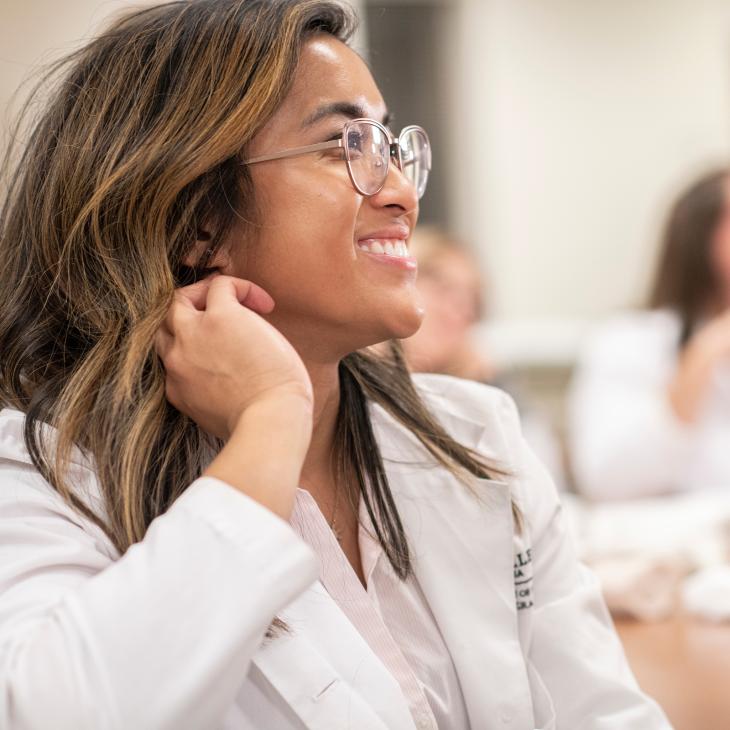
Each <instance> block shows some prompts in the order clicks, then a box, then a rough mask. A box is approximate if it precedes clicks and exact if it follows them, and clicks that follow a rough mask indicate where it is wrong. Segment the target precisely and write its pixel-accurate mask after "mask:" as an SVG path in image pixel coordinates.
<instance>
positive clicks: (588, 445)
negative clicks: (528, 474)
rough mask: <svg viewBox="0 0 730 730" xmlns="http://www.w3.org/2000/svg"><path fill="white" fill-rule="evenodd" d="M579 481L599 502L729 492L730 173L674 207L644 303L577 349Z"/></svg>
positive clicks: (575, 457) (573, 402)
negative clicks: (704, 491)
mask: <svg viewBox="0 0 730 730" xmlns="http://www.w3.org/2000/svg"><path fill="white" fill-rule="evenodd" d="M569 422H570V428H569V432H570V456H571V460H572V466H573V471H574V475H575V479H576V484H577V487H578V488H579V490H580V491H581V492H582V493H584V494H585V495H587V496H590V497H593V498H596V499H621V498H631V497H645V496H651V495H659V494H667V493H676V492H690V491H694V490H703V489H730V182H729V177H728V170H727V169H719V170H715V171H713V172H711V173H708V174H706V175H704V176H703V177H702V178H700V179H699V180H697V181H696V182H694V183H693V184H692V185H691V186H689V187H688V188H687V189H686V190H685V191H684V192H683V193H682V194H681V195H680V196H679V198H678V199H677V200H676V202H675V203H674V205H673V206H672V208H671V211H670V213H669V216H668V219H667V222H666V224H665V230H664V235H663V241H662V245H661V251H660V258H659V264H658V267H657V272H656V275H655V281H654V284H653V287H652V291H651V296H650V298H649V304H648V308H647V309H645V310H642V311H634V312H630V313H625V314H621V315H617V316H616V317H615V318H613V319H611V320H610V321H608V322H607V323H606V324H604V325H603V326H601V328H600V329H599V330H598V331H596V332H595V333H594V334H593V335H592V336H591V337H590V339H589V340H588V342H587V346H586V347H585V349H584V351H583V353H582V354H581V356H580V358H579V361H578V364H577V368H576V372H575V375H574V380H573V383H572V387H571V392H570V396H569Z"/></svg>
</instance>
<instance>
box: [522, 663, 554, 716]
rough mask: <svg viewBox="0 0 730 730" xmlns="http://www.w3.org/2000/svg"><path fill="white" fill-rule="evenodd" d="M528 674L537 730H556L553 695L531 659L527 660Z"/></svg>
mask: <svg viewBox="0 0 730 730" xmlns="http://www.w3.org/2000/svg"><path fill="white" fill-rule="evenodd" d="M527 676H528V678H529V681H530V694H531V696H532V712H533V715H534V718H535V730H556V727H557V726H556V724H555V723H556V719H555V706H554V705H553V700H552V697H551V696H550V692H548V689H547V687H546V686H545V683H544V682H543V681H542V677H540V675H539V674H538V672H537V669H535V667H534V666H533V664H532V662H530V661H528V662H527Z"/></svg>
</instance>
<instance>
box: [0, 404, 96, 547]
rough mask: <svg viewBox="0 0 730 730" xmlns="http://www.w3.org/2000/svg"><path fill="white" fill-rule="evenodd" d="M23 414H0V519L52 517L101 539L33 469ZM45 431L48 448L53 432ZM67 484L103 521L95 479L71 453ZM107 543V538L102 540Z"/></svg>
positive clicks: (78, 455) (80, 458) (10, 411)
mask: <svg viewBox="0 0 730 730" xmlns="http://www.w3.org/2000/svg"><path fill="white" fill-rule="evenodd" d="M25 420H26V419H25V414H24V413H23V412H22V411H18V410H14V409H11V408H4V409H2V410H0V519H2V518H3V517H8V516H11V517H12V516H21V515H22V513H26V514H29V515H30V514H33V515H42V514H46V515H48V516H50V515H54V516H56V517H60V518H62V519H64V520H68V521H69V522H73V523H74V524H76V525H77V526H78V527H81V528H82V529H83V530H85V531H88V532H91V533H94V535H97V536H101V535H103V533H102V532H101V530H100V529H99V527H98V526H97V525H95V524H93V523H92V522H91V521H89V520H88V519H87V518H86V517H85V516H84V515H82V514H80V513H79V512H78V511H77V510H75V509H74V508H73V507H72V506H71V505H70V504H69V503H68V502H67V501H66V500H65V499H64V498H63V497H62V496H61V495H60V494H59V493H58V492H57V491H56V490H55V489H54V488H53V487H52V486H51V485H50V484H49V483H48V482H47V481H46V480H45V479H44V478H43V476H42V475H41V473H40V472H39V471H38V469H37V468H36V467H35V465H34V463H33V460H32V458H31V456H30V453H29V452H28V448H27V446H26V443H25ZM43 428H44V429H45V433H44V437H45V438H47V439H49V441H50V443H51V445H52V443H53V439H54V430H53V429H52V428H51V427H49V426H45V427H43ZM69 484H70V486H71V487H72V488H73V489H74V491H75V494H76V495H77V496H78V497H79V498H80V499H81V500H83V501H84V502H85V504H86V505H87V506H89V507H90V509H91V510H92V511H94V512H95V513H96V514H97V515H99V517H101V518H102V519H103V517H104V509H103V506H102V501H101V497H100V493H99V488H98V483H97V480H96V475H95V473H94V472H93V470H92V468H91V466H90V465H89V463H88V460H86V459H85V458H84V456H83V455H82V454H81V452H79V451H74V454H73V456H72V462H71V464H70V466H69ZM104 539H106V538H104Z"/></svg>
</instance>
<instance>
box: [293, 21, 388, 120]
mask: <svg viewBox="0 0 730 730" xmlns="http://www.w3.org/2000/svg"><path fill="white" fill-rule="evenodd" d="M287 107H288V108H289V109H288V111H289V113H290V114H293V115H295V116H296V117H297V119H298V121H299V123H300V125H301V126H303V127H309V126H312V125H313V124H316V123H318V122H320V121H321V120H323V119H326V118H327V117H328V116H333V115H338V114H339V115H341V116H354V115H355V114H357V116H365V117H370V118H374V119H377V120H378V121H382V119H383V117H384V116H385V115H386V108H385V102H384V101H383V97H382V95H381V94H380V90H379V89H378V87H377V84H376V83H375V80H374V79H373V76H372V74H371V73H370V69H369V68H368V67H367V64H366V63H365V62H364V61H363V60H362V58H360V56H359V55H358V54H357V53H355V51H353V50H352V49H351V48H349V47H348V46H347V45H345V44H344V43H342V42H341V41H338V40H337V39H336V38H332V37H331V36H325V35H321V36H315V37H314V38H313V39H312V40H310V41H309V42H308V43H307V44H306V45H305V47H304V49H303V50H302V55H301V58H300V61H299V66H298V68H297V73H296V76H295V78H294V83H293V84H292V89H291V92H290V94H289V96H288V97H287V99H286V100H285V102H284V104H283V105H282V111H286V108H287Z"/></svg>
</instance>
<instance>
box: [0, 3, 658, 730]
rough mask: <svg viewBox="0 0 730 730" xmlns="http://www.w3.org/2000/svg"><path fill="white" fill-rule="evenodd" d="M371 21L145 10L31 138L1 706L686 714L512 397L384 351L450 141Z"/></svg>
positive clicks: (15, 241)
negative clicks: (580, 550) (380, 55)
mask: <svg viewBox="0 0 730 730" xmlns="http://www.w3.org/2000/svg"><path fill="white" fill-rule="evenodd" d="M350 28H351V22H350V19H349V16H348V15H347V13H345V12H344V11H343V10H342V9H341V8H340V7H339V6H337V5H334V4H332V3H330V2H320V1H316V0H276V1H274V2H272V1H270V0H268V1H266V2H263V1H260V0H259V1H257V0H252V1H248V2H246V1H245V0H217V1H215V2H200V1H197V2H182V3H173V4H170V5H163V6H160V7H156V8H152V9H148V10H144V11H140V12H137V13H135V14H133V15H130V16H128V17H125V18H123V19H121V20H120V21H118V22H117V23H116V24H115V25H114V26H113V27H112V28H111V29H110V30H109V31H108V32H107V33H105V34H104V35H103V36H102V37H100V38H99V39H98V40H96V41H94V42H93V43H92V44H90V45H89V46H88V47H87V48H85V49H84V50H82V51H80V52H79V53H78V54H77V56H76V57H75V59H74V60H73V62H72V64H71V66H70V68H69V70H68V72H67V73H68V75H67V76H66V80H65V81H64V82H63V83H62V84H61V85H60V86H59V87H57V91H56V95H55V97H54V99H53V101H52V102H51V104H50V106H49V107H48V109H47V111H46V113H45V115H44V116H43V118H42V119H41V121H40V123H39V126H38V127H37V129H36V131H35V132H34V133H33V136H32V138H31V142H30V145H29V147H28V149H27V151H26V153H25V156H24V157H23V159H22V160H21V164H20V169H19V173H18V175H17V177H16V178H15V183H14V186H13V189H12V190H11V196H10V199H9V203H8V206H7V208H6V211H5V214H4V218H3V231H2V251H3V256H4V258H5V260H6V261H7V262H8V265H7V266H6V268H5V269H4V273H3V274H2V277H3V278H2V286H1V287H0V289H1V291H2V294H1V296H2V307H0V312H1V313H0V318H1V320H0V343H1V344H0V352H2V394H3V399H4V401H5V404H6V405H7V409H6V410H4V411H3V412H2V420H1V422H0V433H1V434H2V437H1V439H0V442H1V443H2V452H1V458H2V461H0V468H1V469H2V472H1V473H0V483H1V484H2V490H1V491H0V495H1V496H0V545H2V546H3V547H2V553H0V554H1V555H2V560H1V561H0V571H2V572H1V573H0V661H2V664H1V665H0V682H1V683H2V686H1V688H2V691H1V692H0V697H2V700H0V725H2V726H3V727H7V728H13V729H15V728H47V727H53V728H74V729H75V730H77V729H78V728H101V727H110V728H123V729H124V730H127V729H128V728H155V729H156V730H157V729H160V728H205V729H206V730H207V729H208V728H219V727H224V728H229V729H230V728H237V729H238V728H248V729H253V728H266V730H279V729H282V730H283V729H285V728H286V729H289V730H293V729H294V728H338V729H339V728H361V729H362V730H366V729H367V730H374V729H377V728H380V729H381V730H382V729H384V728H390V729H391V730H401V729H402V728H416V727H417V728H436V727H441V728H446V727H448V728H467V727H470V728H485V727H492V726H494V725H495V723H497V724H499V725H500V727H513V728H528V727H529V728H534V727H569V728H574V727H583V728H588V727H599V726H600V727H602V728H604V727H616V728H619V727H620V728H622V729H625V728H632V727H633V728H636V729H637V730H638V729H639V728H641V730H646V728H666V727H668V725H667V723H666V721H665V719H664V718H663V716H662V714H661V712H660V711H659V710H658V708H657V707H656V706H655V705H654V704H653V703H652V702H651V701H650V700H648V699H647V698H646V697H645V696H643V695H642V694H641V692H640V691H639V690H638V689H637V687H636V685H635V683H634V681H633V678H632V676H631V673H630V671H629V669H628V667H627V665H626V662H625V659H624V657H623V654H622V651H621V648H620V645H619V643H618V641H617V638H616V636H615V634H614V633H613V629H612V627H611V624H610V620H609V618H608V616H607V615H606V612H605V608H604V606H603V603H602V602H601V599H600V596H599V593H598V590H597V588H596V586H595V583H594V582H593V580H592V579H591V578H590V577H589V576H587V575H586V574H585V573H584V572H583V571H582V569H581V568H579V566H578V564H577V563H576V561H575V558H574V557H573V554H572V550H571V547H570V545H569V544H568V542H567V541H566V539H565V536H564V532H563V527H562V522H561V519H560V513H559V508H558V503H557V499H556V497H555V494H554V491H553V489H552V487H551V486H550V484H549V481H548V480H547V479H546V477H545V475H544V473H543V471H542V470H541V469H540V467H539V466H537V465H536V464H535V463H534V461H533V460H532V458H531V456H530V455H529V453H528V452H527V451H526V450H525V449H524V447H523V445H522V441H521V437H520V434H519V427H518V424H517V419H516V416H515V412H514V408H513V406H512V405H511V403H510V402H509V401H508V400H507V399H506V398H504V397H503V396H501V395H500V394H499V393H498V392H496V391H493V390H490V389H488V388H485V387H482V386H478V385H473V384H468V383H463V382H461V381H457V380H451V379H439V378H424V379H423V380H422V381H419V382H418V390H416V388H415V387H414V385H413V384H412V382H411V380H410V379H409V377H408V375H407V372H406V370H405V368H404V366H403V363H402V360H401V358H400V355H399V352H398V350H397V349H395V348H394V349H393V350H392V354H390V355H389V356H388V357H387V358H380V359H378V358H376V357H374V356H372V355H371V354H368V352H367V350H365V349H364V348H367V346H369V345H372V344H374V343H377V342H380V341H383V340H385V339H389V338H400V337H404V336H406V335H409V334H411V333H412V332H413V331H414V330H415V329H416V328H417V327H418V324H419V321H420V318H421V308H420V303H419V300H418V296H417V293H416V290H415V287H414V279H415V266H416V264H415V261H414V260H413V259H412V258H411V257H409V256H408V250H407V245H408V239H409V235H410V231H411V230H412V229H413V227H414V225H415V222H416V217H417V212H418V198H419V195H420V194H421V193H422V192H423V188H424V185H425V182H426V176H427V171H428V167H429V165H430V159H429V150H428V146H427V138H426V137H425V134H424V133H423V132H422V131H420V130H418V129H410V130H405V132H404V133H401V135H400V139H399V142H398V143H397V144H395V145H393V144H391V139H390V137H389V132H387V131H386V130H385V129H384V128H383V127H382V124H383V123H385V122H387V112H386V109H385V105H384V102H383V99H382V98H381V96H380V93H379V91H378V89H377V87H376V86H375V83H374V82H373V79H372V77H371V75H370V73H369V71H368V69H367V67H366V66H365V64H364V63H363V62H362V60H361V59H360V58H359V57H358V56H357V55H356V54H355V53H354V52H353V51H351V50H350V49H349V48H348V47H347V45H346V44H345V41H346V39H347V37H348V34H349V32H350ZM361 118H367V119H370V120H375V123H374V122H372V121H365V122H356V121H354V120H356V119H361ZM343 147H344V151H345V152H344V156H343ZM389 162H390V164H389ZM191 282H192V283H191ZM254 282H255V283H254ZM183 284H185V285H184V286H180V285H183ZM176 285H177V286H178V287H179V288H178V291H177V292H175V286H176ZM493 475H496V476H498V477H499V479H493V478H492V477H493ZM513 514H515V515H519V516H520V517H519V521H518V522H517V521H516V522H515V523H513ZM513 564H514V567H513ZM556 717H557V720H556V719H555V718H556Z"/></svg>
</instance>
